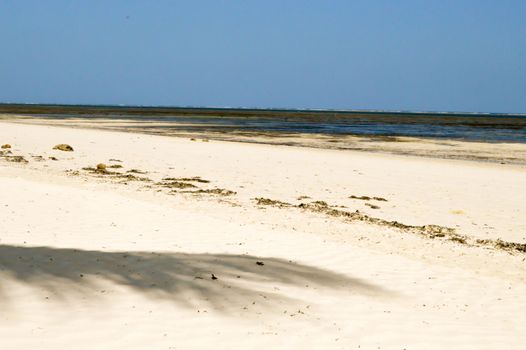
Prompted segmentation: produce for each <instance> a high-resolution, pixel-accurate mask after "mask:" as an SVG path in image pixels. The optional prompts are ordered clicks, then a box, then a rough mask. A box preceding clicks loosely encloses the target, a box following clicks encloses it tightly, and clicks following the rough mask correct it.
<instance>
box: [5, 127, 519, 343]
mask: <svg viewBox="0 0 526 350" xmlns="http://www.w3.org/2000/svg"><path fill="white" fill-rule="evenodd" d="M3 143H10V144H11V145H12V146H13V148H12V149H11V150H12V152H13V155H23V156H24V157H25V158H26V159H27V160H28V161H29V163H28V164H19V163H12V162H7V161H6V160H5V159H1V158H0V194H1V196H0V278H1V285H0V348H2V349H25V348H32V349H35V348H37V349H62V348H72V347H74V348H77V349H93V348H97V349H104V348H107V349H116V348H126V349H188V348H216V349H222V348H224V349H232V348H242V349H245V348H249V349H250V348H272V349H274V348H283V349H290V348H299V347H302V348H309V349H310V348H320V349H331V348H341V349H355V348H361V349H377V348H380V349H404V348H405V349H435V348H436V349H443V348H446V347H447V348H450V349H523V348H524V344H525V343H526V332H525V331H524V330H525V327H524V325H525V324H526V283H525V282H526V262H525V257H526V254H525V253H520V252H507V251H503V250H500V249H495V248H493V247H490V246H477V245H475V246H471V244H472V242H475V240H476V239H497V238H501V239H503V240H505V241H509V242H517V243H526V219H525V218H526V208H525V206H524V203H526V190H525V189H526V169H525V168H524V167H520V166H512V165H500V164H486V163H475V162H467V161H453V160H438V159H427V158H415V157H407V156H393V155H382V154H372V153H365V152H364V153H359V152H353V151H335V150H323V149H309V148H296V147H285V146H269V145H251V144H240V143H228V142H219V141H211V142H208V143H205V142H193V141H190V140H188V139H178V138H169V137H161V136H148V135H138V134H130V133H117V132H109V131H94V130H78V129H67V128H56V127H50V126H35V125H20V124H11V123H6V122H1V123H0V144H3ZM58 143H69V144H71V145H72V146H73V147H74V148H75V151H74V152H61V151H57V150H52V147H53V146H54V145H55V144H58ZM36 155H40V156H43V158H44V159H45V160H44V161H38V160H37V159H36V158H34V157H33V156H36ZM50 156H54V157H56V158H58V161H53V160H49V159H48V157H50ZM111 158H113V159H119V160H122V163H116V162H110V161H109V159H111ZM97 163H106V164H108V165H109V164H122V165H123V167H124V168H123V169H115V170H116V171H121V172H124V171H126V170H129V169H131V168H136V169H141V170H145V171H148V174H145V175H138V176H146V177H148V178H151V179H152V180H154V182H152V183H144V182H134V181H130V182H129V183H128V184H127V185H125V184H122V183H119V181H117V180H114V179H113V180H112V179H109V178H108V176H106V177H102V178H97V177H94V176H91V175H88V174H87V173H86V172H85V171H80V173H79V175H71V173H69V174H67V173H66V172H65V170H67V169H72V170H80V169H81V168H82V167H87V166H95V165H96V164H97ZM168 176H169V177H193V176H200V177H201V178H203V179H207V180H210V181H211V183H209V184H201V183H199V184H197V185H198V186H199V187H200V188H203V189H206V188H215V187H217V188H225V189H230V190H233V191H236V192H237V194H236V195H233V196H228V197H223V196H214V195H209V194H205V195H201V196H196V195H192V194H182V193H176V194H173V195H171V194H168V190H167V189H164V188H162V187H160V186H157V185H155V182H157V181H160V180H161V179H162V178H163V177H168ZM120 181H122V180H120ZM147 186H150V187H147ZM158 191H159V192H158ZM302 195H305V196H309V197H311V199H304V200H302V201H299V200H297V199H296V198H297V197H298V196H302ZM350 195H356V196H362V195H366V196H370V197H373V196H378V197H384V198H386V199H387V200H388V201H387V202H379V201H363V200H356V199H350V198H348V197H349V196H350ZM255 197H265V198H270V199H274V200H280V201H284V202H290V203H293V204H299V203H300V202H305V203H306V202H309V201H316V200H321V201H326V202H327V203H329V204H330V205H335V206H336V205H338V206H345V207H346V208H338V210H345V211H349V212H354V211H355V210H357V209H358V210H360V212H362V213H366V214H369V215H371V216H373V217H377V218H382V219H386V220H396V221H398V222H401V223H404V224H407V225H425V224H437V225H443V226H448V227H453V228H456V229H457V232H458V233H459V234H461V235H465V236H466V237H467V238H468V243H469V244H460V243H456V242H452V241H449V240H447V239H440V238H435V239H430V238H427V237H421V236H419V235H417V234H415V233H410V232H406V231H404V230H399V229H396V228H391V227H386V226H382V225H375V224H370V223H369V224H368V223H365V222H361V221H353V222H347V221H345V220H344V219H342V218H338V217H332V216H327V215H325V214H323V213H315V212H311V211H305V210H301V209H299V208H276V207H266V206H258V205H256V203H255V201H254V200H253V198H255ZM365 203H371V204H376V205H378V206H380V209H372V208H370V207H368V206H366V205H365ZM257 261H260V262H263V263H264V265H262V266H260V265H257V264H256V262H257ZM212 273H213V274H214V275H215V276H217V277H218V279H217V280H212V279H211V278H210V277H211V274H212ZM238 276H239V277H238Z"/></svg>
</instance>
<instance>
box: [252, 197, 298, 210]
mask: <svg viewBox="0 0 526 350" xmlns="http://www.w3.org/2000/svg"><path fill="white" fill-rule="evenodd" d="M254 200H255V201H256V203H257V205H270V206H273V207H278V208H283V207H293V205H292V204H290V203H287V202H282V201H277V200H274V199H269V198H262V197H259V198H254Z"/></svg>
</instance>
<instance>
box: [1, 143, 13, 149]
mask: <svg viewBox="0 0 526 350" xmlns="http://www.w3.org/2000/svg"><path fill="white" fill-rule="evenodd" d="M2 148H3V149H7V148H11V145H10V144H8V143H6V144H5V145H2Z"/></svg>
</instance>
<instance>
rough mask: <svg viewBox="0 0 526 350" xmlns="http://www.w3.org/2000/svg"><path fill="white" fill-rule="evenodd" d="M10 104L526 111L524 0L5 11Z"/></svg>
mask: <svg viewBox="0 0 526 350" xmlns="http://www.w3.org/2000/svg"><path fill="white" fill-rule="evenodd" d="M0 42H1V45H2V48H1V50H0V101H1V102H34V103H82V104H130V105H178V106H231V107H239V106H245V107H278V108H281V107H285V108H335V109H389V110H400V109H402V110H434V111H481V112H508V113H524V112H526V1H506V0H494V1H484V0H477V1H467V0H456V1H447V0H440V1H438V0H437V1H432V0H426V1H424V0H420V1H416V0H415V1H403V0H400V1H392V0H391V1H380V0H378V1H374V0H368V1H351V0H347V1H328V0H320V1H308V0H304V1H286V0H280V1H271V0H265V1H248V0H247V1H233V0H232V1H219V0H215V1H198V0H196V1H160V0H157V1H146V0H145V1H132V0H127V1H109V0H105V1H94V0H91V1H87V0H86V1H52V0H48V1H21V0H18V1H5V0H4V1H1V2H0Z"/></svg>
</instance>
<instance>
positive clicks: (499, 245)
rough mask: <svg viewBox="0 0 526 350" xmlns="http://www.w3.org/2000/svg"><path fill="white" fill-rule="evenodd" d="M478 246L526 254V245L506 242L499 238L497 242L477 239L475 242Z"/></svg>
mask: <svg viewBox="0 0 526 350" xmlns="http://www.w3.org/2000/svg"><path fill="white" fill-rule="evenodd" d="M476 242H477V243H478V244H480V245H487V246H491V247H493V248H496V249H501V250H506V251H514V250H516V251H518V252H521V253H526V243H515V242H506V241H503V240H501V239H500V238H499V239H497V240H493V239H477V241H476Z"/></svg>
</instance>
